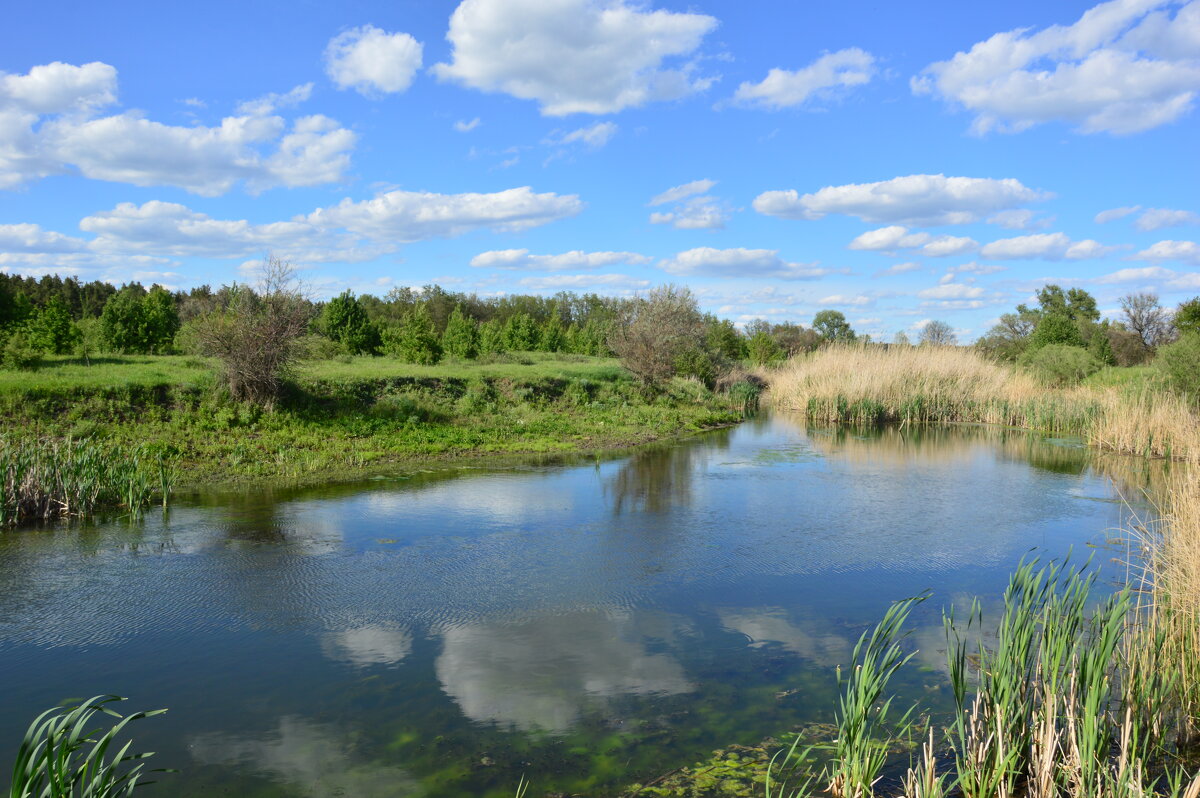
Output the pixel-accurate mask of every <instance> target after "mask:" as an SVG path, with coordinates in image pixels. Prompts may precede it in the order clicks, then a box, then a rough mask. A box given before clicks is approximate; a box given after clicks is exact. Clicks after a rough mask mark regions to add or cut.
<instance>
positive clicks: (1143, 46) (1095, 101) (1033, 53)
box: [912, 0, 1200, 134]
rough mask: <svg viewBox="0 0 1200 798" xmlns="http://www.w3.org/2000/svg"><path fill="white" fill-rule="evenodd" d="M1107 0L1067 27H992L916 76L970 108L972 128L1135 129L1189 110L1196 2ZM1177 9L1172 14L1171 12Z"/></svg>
mask: <svg viewBox="0 0 1200 798" xmlns="http://www.w3.org/2000/svg"><path fill="white" fill-rule="evenodd" d="M1175 5H1176V4H1175V3H1171V2H1167V1H1166V0H1110V2H1105V3H1100V4H1099V5H1096V6H1094V7H1092V8H1091V9H1089V10H1088V11H1086V12H1084V14H1083V16H1082V17H1080V18H1079V20H1078V21H1076V22H1075V23H1074V24H1072V25H1051V26H1050V27H1048V28H1044V29H1043V30H1040V31H1036V32H1035V31H1031V30H1030V29H1018V30H1012V31H1008V32H1005V33H997V34H995V35H993V36H992V37H990V38H989V39H987V40H985V41H982V42H978V43H977V44H975V45H974V46H973V47H972V48H971V49H970V50H969V51H967V52H958V53H956V54H955V55H954V57H953V58H951V59H950V60H948V61H940V62H937V63H935V64H931V65H930V66H929V67H927V68H926V69H925V70H924V72H923V73H922V74H921V75H920V76H918V77H916V78H914V79H913V81H912V89H913V91H914V92H915V93H917V94H933V95H937V96H940V97H942V98H944V99H946V100H948V101H950V102H953V103H957V104H959V105H961V106H963V107H965V108H966V109H968V110H969V111H971V112H973V113H974V114H975V119H974V121H973V123H972V126H971V128H972V130H973V131H974V132H976V133H980V134H982V133H987V132H988V131H991V130H998V131H1002V132H1016V131H1021V130H1026V129H1028V128H1030V127H1032V126H1034V125H1037V124H1039V123H1043V122H1049V121H1055V120H1057V121H1063V122H1068V123H1071V124H1075V125H1077V126H1078V128H1079V130H1080V131H1082V132H1084V133H1096V132H1101V131H1104V132H1108V133H1113V134H1129V133H1137V132H1140V131H1143V130H1149V129H1150V128H1154V127H1158V126H1159V125H1163V124H1166V123H1168V122H1173V121H1175V120H1176V119H1179V118H1180V117H1182V116H1183V115H1184V114H1186V113H1188V112H1189V111H1190V110H1191V109H1192V106H1193V102H1194V99H1195V96H1196V92H1197V90H1198V89H1200V58H1197V56H1196V54H1197V52H1200V2H1197V0H1192V2H1188V3H1184V4H1182V5H1181V6H1177V7H1174V6H1175ZM1172 12H1174V13H1172Z"/></svg>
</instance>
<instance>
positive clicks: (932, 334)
mask: <svg viewBox="0 0 1200 798" xmlns="http://www.w3.org/2000/svg"><path fill="white" fill-rule="evenodd" d="M917 342H918V343H920V344H921V345H922V346H954V345H955V344H957V343H958V336H957V335H955V334H954V328H953V327H951V326H950V325H949V324H947V323H946V322H944V321H938V320H937V319H933V320H931V321H927V322H925V326H924V327H922V328H921V334H920V335H919V336H917Z"/></svg>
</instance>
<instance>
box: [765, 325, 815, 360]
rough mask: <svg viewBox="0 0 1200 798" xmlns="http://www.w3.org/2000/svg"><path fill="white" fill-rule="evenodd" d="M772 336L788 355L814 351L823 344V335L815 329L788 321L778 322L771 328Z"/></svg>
mask: <svg viewBox="0 0 1200 798" xmlns="http://www.w3.org/2000/svg"><path fill="white" fill-rule="evenodd" d="M771 337H772V338H774V339H775V343H777V344H779V348H780V349H782V350H783V351H784V353H785V354H786V355H787V356H788V357H792V356H794V355H798V354H800V353H801V352H812V351H813V350H815V349H816V348H817V347H818V346H820V345H821V336H819V335H817V333H816V332H815V331H813V330H810V329H809V328H807V327H801V326H800V325H799V324H792V323H791V322H787V321H785V322H783V323H782V324H776V325H775V327H774V329H772V330H771Z"/></svg>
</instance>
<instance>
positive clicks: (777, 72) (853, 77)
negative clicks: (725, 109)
mask: <svg viewBox="0 0 1200 798" xmlns="http://www.w3.org/2000/svg"><path fill="white" fill-rule="evenodd" d="M874 74H875V57H874V56H872V55H871V54H870V53H868V52H866V51H864V50H860V49H859V48H857V47H850V48H848V49H845V50H838V51H837V52H836V53H826V54H825V55H823V56H821V57H820V58H818V59H817V60H816V61H814V62H812V63H811V64H809V65H808V66H806V67H804V68H803V69H797V70H795V71H789V70H786V69H778V68H776V69H772V70H771V71H769V72H768V73H767V76H766V77H765V78H764V79H763V80H762V81H761V82H759V83H749V82H746V83H743V84H742V85H740V86H738V90H737V92H736V93H735V94H734V95H733V102H734V103H736V104H738V105H744V106H752V107H759V108H769V109H772V110H778V109H780V108H788V107H791V106H796V105H802V104H803V103H804V102H805V101H807V100H808V99H809V98H814V97H815V98H822V97H827V96H830V95H832V94H835V93H836V92H837V90H839V89H841V90H845V89H848V88H849V87H851V86H861V85H863V84H864V83H867V82H869V81H870V80H871V77H872V76H873V75H874Z"/></svg>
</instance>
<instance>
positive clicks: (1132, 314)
mask: <svg viewBox="0 0 1200 798" xmlns="http://www.w3.org/2000/svg"><path fill="white" fill-rule="evenodd" d="M1121 312H1122V314H1123V315H1124V317H1125V325H1126V326H1127V327H1129V329H1130V330H1131V331H1132V332H1134V333H1136V334H1137V336H1138V337H1139V338H1141V339H1142V346H1144V347H1145V348H1146V349H1147V350H1149V351H1153V350H1154V349H1155V348H1157V347H1158V345H1159V344H1162V343H1166V342H1167V341H1169V340H1170V338H1171V332H1172V330H1171V320H1170V317H1169V316H1168V315H1167V311H1166V309H1165V308H1163V307H1162V306H1161V305H1159V304H1158V296H1157V295H1156V294H1129V295H1128V296H1124V297H1121Z"/></svg>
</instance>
